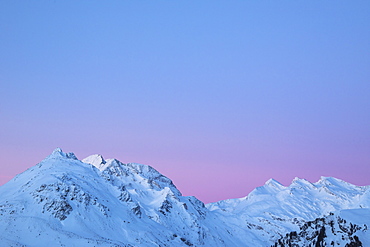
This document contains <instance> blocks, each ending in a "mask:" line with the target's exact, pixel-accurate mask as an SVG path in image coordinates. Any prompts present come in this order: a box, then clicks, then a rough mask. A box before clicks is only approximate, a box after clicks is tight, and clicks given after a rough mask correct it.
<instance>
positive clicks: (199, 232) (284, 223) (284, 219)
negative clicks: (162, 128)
mask: <svg viewBox="0 0 370 247" xmlns="http://www.w3.org/2000/svg"><path fill="white" fill-rule="evenodd" d="M369 193H370V192H369V188H368V187H359V186H354V185H351V184H348V183H346V182H343V181H341V180H338V179H335V178H324V177H323V178H321V180H320V181H318V182H317V183H314V184H312V183H310V182H308V181H306V180H303V179H294V180H293V183H292V184H291V185H290V186H289V187H284V186H283V185H281V184H280V183H279V182H277V181H275V180H273V179H270V180H269V181H267V182H266V184H265V185H264V186H262V187H259V188H256V189H255V190H254V191H252V192H251V193H250V194H249V195H248V196H247V197H245V198H240V199H232V200H225V201H220V202H217V203H211V204H208V205H206V206H205V205H204V204H203V203H202V202H201V201H199V200H198V199H196V198H195V197H184V196H182V195H181V193H180V191H179V190H178V189H177V188H176V187H175V185H174V184H173V183H172V181H171V180H170V179H169V178H167V177H165V176H163V175H162V174H160V173H159V172H158V171H156V170H155V169H154V168H152V167H150V166H146V165H141V164H135V163H129V164H123V163H121V162H119V161H118V160H115V159H107V160H104V158H103V157H102V156H101V155H92V156H89V157H87V158H85V159H83V160H82V161H80V160H78V159H77V158H76V156H75V155H74V154H73V153H64V152H62V150H60V149H56V150H54V151H53V153H52V154H51V155H49V156H48V157H47V158H45V159H44V160H43V161H42V162H40V163H39V164H38V165H36V166H34V167H32V168H30V169H28V170H27V171H25V172H23V173H22V174H20V175H17V176H16V177H15V178H14V179H12V180H11V181H10V182H8V183H7V184H5V185H3V186H1V187H0V232H1V233H2V234H1V236H0V241H1V243H2V246H270V245H274V244H278V243H279V244H282V245H277V246H289V245H288V242H289V241H293V240H291V239H289V238H286V237H285V236H286V234H287V233H291V232H293V231H294V232H296V233H299V234H301V235H302V236H306V235H304V234H311V235H312V234H313V235H312V236H314V235H315V234H314V233H313V232H309V233H306V232H307V231H308V230H307V229H310V228H307V227H306V228H305V226H306V225H307V224H308V223H307V222H311V221H315V220H317V219H322V218H324V219H325V217H331V218H333V219H334V218H335V217H337V218H335V219H339V218H340V219H346V222H347V223H348V222H352V221H353V222H352V223H353V225H356V224H357V225H356V226H357V228H356V229H357V230H356V232H357V233H358V234H357V233H356V234H357V235H356V238H354V236H353V234H354V233H352V235H348V237H347V235H346V236H345V237H343V238H344V239H345V240H343V241H342V243H341V242H340V241H341V240H340V238H334V237H333V239H334V240H335V241H337V242H338V243H339V245H338V246H342V245H341V244H343V246H345V245H344V244H345V243H351V241H352V240H353V241H355V240H356V241H357V240H358V241H359V242H361V241H363V243H369V242H370V241H369V234H368V232H367V226H366V224H367V223H370V222H367V221H368V220H369V217H364V218H361V217H360V216H361V214H365V215H370V213H369V211H368V208H369V205H370V194H369ZM343 210H344V211H343ZM359 210H362V211H359ZM331 218H330V219H331ZM327 221H329V220H327ZM320 222H321V221H318V222H316V223H317V224H319V225H318V226H317V227H319V226H320V227H322V226H321V225H322V224H324V223H320ZM338 222H339V221H338ZM320 224H321V225H320ZM340 224H341V223H338V224H337V228H338V227H342V228H343V227H344V226H343V224H342V225H340ZM310 225H313V224H311V223H310ZM348 227H349V228H350V225H349V226H348ZM342 228H340V229H342ZM320 229H321V228H320ZM333 229H334V228H333ZM338 229H339V228H338ZM312 231H314V230H312ZM333 231H334V230H333ZM301 232H302V233H301ZM319 233H320V232H318V233H317V234H316V235H315V237H313V238H312V240H305V241H306V242H302V241H303V240H302V241H301V242H299V243H300V244H301V245H299V246H310V245H309V244H312V243H313V242H314V241H317V238H319V237H321V235H320V234H319ZM293 235H294V234H293ZM293 235H292V236H293ZM289 236H290V235H289ZM293 237H294V236H293ZM350 238H352V240H351V239H350ZM302 239H306V238H303V237H302ZM334 240H333V241H334ZM278 241H280V242H278ZM297 241H298V240H297ZM283 244H286V245H283ZM302 244H303V245H302ZM297 246H298V245H297Z"/></svg>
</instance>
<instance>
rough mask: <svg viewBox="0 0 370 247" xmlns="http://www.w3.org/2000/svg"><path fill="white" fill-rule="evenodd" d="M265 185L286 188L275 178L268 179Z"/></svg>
mask: <svg viewBox="0 0 370 247" xmlns="http://www.w3.org/2000/svg"><path fill="white" fill-rule="evenodd" d="M265 185H267V186H272V187H276V188H284V185H282V184H281V183H280V182H279V181H276V180H275V179H273V178H270V179H269V180H267V181H266V183H265Z"/></svg>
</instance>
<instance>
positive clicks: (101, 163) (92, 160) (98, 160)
mask: <svg viewBox="0 0 370 247" xmlns="http://www.w3.org/2000/svg"><path fill="white" fill-rule="evenodd" d="M82 162H84V163H87V164H90V165H93V166H95V167H96V168H98V169H99V170H101V171H102V170H103V169H104V168H105V164H106V163H107V162H106V161H105V160H104V158H103V156H102V155H100V154H93V155H90V156H88V157H86V158H85V159H83V160H82Z"/></svg>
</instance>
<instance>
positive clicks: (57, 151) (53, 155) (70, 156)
mask: <svg viewBox="0 0 370 247" xmlns="http://www.w3.org/2000/svg"><path fill="white" fill-rule="evenodd" d="M47 158H66V159H74V160H77V157H76V155H75V154H74V153H64V152H63V150H62V149H61V148H56V149H54V151H53V152H52V153H51V154H50V155H49V156H48V157H47Z"/></svg>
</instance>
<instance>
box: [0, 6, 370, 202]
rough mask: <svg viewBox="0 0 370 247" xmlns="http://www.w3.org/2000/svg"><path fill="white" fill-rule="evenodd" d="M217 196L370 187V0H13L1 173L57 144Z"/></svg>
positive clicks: (1, 76) (2, 15)
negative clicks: (306, 186)
mask: <svg viewBox="0 0 370 247" xmlns="http://www.w3.org/2000/svg"><path fill="white" fill-rule="evenodd" d="M56 147H61V148H62V149H63V151H65V152H74V153H75V154H76V156H77V157H78V158H80V159H82V158H84V157H86V156H88V155H90V154H95V153H99V154H102V155H103V156H104V157H105V158H117V159H118V160H120V161H122V162H137V163H143V164H147V165H151V166H153V167H154V168H156V169H157V170H159V171H160V172H161V173H163V174H164V175H166V176H168V177H169V178H171V179H172V180H173V181H174V183H175V185H176V186H177V187H178V188H179V189H180V190H181V191H182V193H183V194H184V195H195V196H196V197H198V198H199V199H201V200H203V201H204V202H212V201H217V200H221V199H227V198H236V197H243V196H246V195H247V194H248V193H249V192H250V191H251V190H252V189H253V188H255V187H257V186H261V185H263V184H264V183H265V181H266V180H268V179H269V178H275V179H276V180H278V181H280V182H281V183H282V184H284V185H289V184H290V182H291V180H292V179H293V178H294V177H300V178H306V179H308V180H309V181H311V182H316V181H317V180H318V179H319V178H320V176H333V177H337V178H340V179H343V180H346V181H348V182H351V183H354V184H357V185H369V184H370V1H368V0H366V1H347V0H346V1H340V0H339V1H318V0H316V1H217V0H202V1H195V0H190V1H121V0H120V1H118V0H112V1H97V0H81V1H72V0H63V1H50V0H48V1H46V0H40V1H20V0H12V1H1V2H0V184H3V183H5V182H7V181H8V180H10V179H11V178H12V177H13V176H15V175H16V174H18V173H21V172H23V171H24V170H25V169H27V168H29V167H31V166H33V165H35V164H37V163H38V162H40V161H41V160H42V159H43V158H45V157H46V156H47V155H49V154H50V153H51V152H52V151H53V149H54V148H56Z"/></svg>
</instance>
